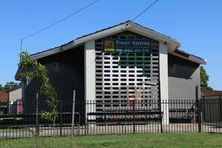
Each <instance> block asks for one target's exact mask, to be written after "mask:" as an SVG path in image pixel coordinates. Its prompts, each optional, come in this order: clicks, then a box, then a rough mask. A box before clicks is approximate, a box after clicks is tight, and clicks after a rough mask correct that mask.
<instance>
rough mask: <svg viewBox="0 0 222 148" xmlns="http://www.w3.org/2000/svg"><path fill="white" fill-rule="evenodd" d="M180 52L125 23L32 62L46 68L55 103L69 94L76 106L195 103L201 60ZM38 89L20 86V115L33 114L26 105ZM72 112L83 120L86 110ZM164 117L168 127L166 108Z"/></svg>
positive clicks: (39, 55) (170, 40)
mask: <svg viewBox="0 0 222 148" xmlns="http://www.w3.org/2000/svg"><path fill="white" fill-rule="evenodd" d="M179 47H180V43H179V42H178V41H177V40H175V39H173V38H171V37H168V36H166V35H163V34H161V33H158V32H156V31H154V30H151V29H149V28H147V27H144V26H141V25H140V24H137V23H135V22H132V21H127V22H124V23H121V24H118V25H115V26H112V27H109V28H106V29H103V30H100V31H97V32H94V33H91V34H88V35H85V36H82V37H79V38H77V39H75V40H73V41H70V42H69V43H67V44H64V45H61V46H58V47H56V48H52V49H48V50H45V51H42V52H39V53H36V54H33V55H32V58H33V59H35V60H37V61H38V62H40V63H42V64H43V65H45V66H46V67H47V69H48V73H49V77H50V80H51V82H52V84H53V85H54V86H55V89H56V91H57V93H58V97H59V99H60V100H72V94H73V93H72V92H73V90H76V101H81V100H86V101H87V100H95V101H97V102H119V101H121V102H125V101H128V100H129V99H130V98H131V99H132V98H135V97H137V98H141V99H143V100H178V99H190V100H195V99H197V97H196V95H197V94H198V96H199V97H200V65H201V64H205V61H204V60H203V59H202V58H200V57H197V56H194V55H192V54H189V53H186V52H184V51H182V50H180V49H179ZM21 71H22V69H21V68H19V69H18V71H17V73H16V79H19V74H20V72H21ZM38 85H39V84H38V81H37V80H32V81H31V82H30V83H29V85H27V86H26V87H23V88H24V91H23V92H24V94H23V96H24V97H23V104H24V108H23V109H24V112H34V109H35V108H33V107H30V106H31V104H33V103H35V99H33V98H35V96H36V89H37V88H38ZM160 92H161V93H160ZM25 104H26V105H25ZM40 104H41V102H40ZM66 109H67V110H70V109H69V108H66ZM76 111H77V112H81V117H82V118H84V116H85V113H86V112H87V109H86V108H85V106H83V105H78V106H76ZM163 113H164V122H165V123H166V124H167V123H168V122H169V120H168V106H167V105H166V106H165V107H164V111H163Z"/></svg>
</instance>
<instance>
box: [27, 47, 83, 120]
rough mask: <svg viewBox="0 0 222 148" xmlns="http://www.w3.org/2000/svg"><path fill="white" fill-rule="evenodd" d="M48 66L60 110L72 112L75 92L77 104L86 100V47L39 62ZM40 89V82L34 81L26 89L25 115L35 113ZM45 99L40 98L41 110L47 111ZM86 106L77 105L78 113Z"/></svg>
mask: <svg viewBox="0 0 222 148" xmlns="http://www.w3.org/2000/svg"><path fill="white" fill-rule="evenodd" d="M39 62H40V63H42V64H43V65H45V66H46V68H47V70H48V75H49V79H50V81H51V83H52V85H53V86H54V88H55V90H56V92H57V96H58V99H59V101H62V105H61V106H58V110H62V111H63V112H71V111H72V100H73V90H75V91H76V96H75V98H76V102H79V101H83V100H84V99H85V98H84V47H83V46H81V47H78V48H75V49H72V50H69V51H65V52H62V53H59V54H56V55H52V56H49V57H46V58H43V59H41V60H40V61H39ZM38 89H39V81H38V80H32V81H31V82H30V84H29V85H27V86H26V87H25V90H24V99H23V106H24V112H25V113H34V112H35V104H36V91H37V90H38ZM44 100H45V98H44V97H43V96H40V98H39V104H40V111H41V109H46V105H45V104H46V103H45V101H44ZM83 110H84V106H81V105H79V104H76V111H77V112H83ZM82 117H84V116H82Z"/></svg>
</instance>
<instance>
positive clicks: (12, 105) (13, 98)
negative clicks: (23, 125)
mask: <svg viewBox="0 0 222 148" xmlns="http://www.w3.org/2000/svg"><path fill="white" fill-rule="evenodd" d="M8 96H9V113H10V114H20V113H22V87H21V86H17V87H14V88H12V89H10V90H9V91H8Z"/></svg>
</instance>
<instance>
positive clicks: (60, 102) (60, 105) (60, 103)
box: [59, 99, 63, 136]
mask: <svg viewBox="0 0 222 148" xmlns="http://www.w3.org/2000/svg"><path fill="white" fill-rule="evenodd" d="M62 105H63V104H62V99H60V101H59V110H60V114H59V115H60V116H59V119H60V136H62Z"/></svg>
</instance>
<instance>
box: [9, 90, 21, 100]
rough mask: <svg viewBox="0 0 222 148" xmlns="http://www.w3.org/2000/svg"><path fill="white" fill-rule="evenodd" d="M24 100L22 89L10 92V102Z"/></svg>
mask: <svg viewBox="0 0 222 148" xmlns="http://www.w3.org/2000/svg"><path fill="white" fill-rule="evenodd" d="M19 99H22V88H18V89H15V90H12V91H10V92H9V101H10V102H15V101H16V100H19Z"/></svg>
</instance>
